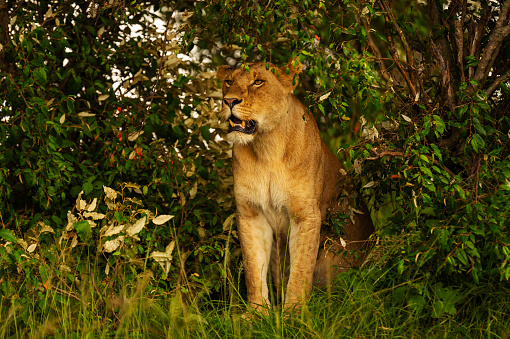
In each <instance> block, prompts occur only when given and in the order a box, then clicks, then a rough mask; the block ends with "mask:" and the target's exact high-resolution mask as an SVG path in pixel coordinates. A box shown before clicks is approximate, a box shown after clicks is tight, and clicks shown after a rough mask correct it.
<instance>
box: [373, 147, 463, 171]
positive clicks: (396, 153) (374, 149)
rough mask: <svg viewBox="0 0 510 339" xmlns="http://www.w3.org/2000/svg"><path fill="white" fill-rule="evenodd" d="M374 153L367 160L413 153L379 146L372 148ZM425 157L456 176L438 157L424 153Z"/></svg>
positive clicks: (404, 155)
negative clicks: (389, 149)
mask: <svg viewBox="0 0 510 339" xmlns="http://www.w3.org/2000/svg"><path fill="white" fill-rule="evenodd" d="M371 151H372V153H374V154H375V156H373V157H369V158H365V160H377V159H379V158H382V157H384V156H386V155H389V156H392V157H409V156H411V154H405V153H404V152H399V151H380V152H379V150H378V149H377V148H375V147H374V148H372V149H371ZM422 155H423V156H424V157H426V158H427V159H429V160H430V161H432V162H433V163H434V165H436V166H438V167H443V169H444V170H445V171H446V172H448V174H449V175H450V176H451V177H452V178H454V177H455V173H453V172H452V171H451V170H450V169H449V168H447V167H444V166H442V165H441V164H440V163H439V161H437V160H436V159H433V158H432V157H431V156H430V155H427V154H422Z"/></svg>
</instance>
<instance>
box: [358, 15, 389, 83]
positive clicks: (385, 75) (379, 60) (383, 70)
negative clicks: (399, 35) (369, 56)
mask: <svg viewBox="0 0 510 339" xmlns="http://www.w3.org/2000/svg"><path fill="white" fill-rule="evenodd" d="M361 23H362V24H363V27H364V28H365V32H367V40H368V44H369V45H370V48H372V51H373V53H374V54H375V56H376V57H377V59H376V60H377V63H378V64H379V68H380V69H381V76H382V77H383V79H384V80H386V81H389V80H390V75H389V73H388V70H387V69H386V66H385V65H384V61H383V60H384V59H383V56H382V53H381V51H380V50H379V48H378V47H377V45H376V44H375V42H374V39H372V35H371V34H370V27H369V26H368V23H367V21H366V20H365V19H361Z"/></svg>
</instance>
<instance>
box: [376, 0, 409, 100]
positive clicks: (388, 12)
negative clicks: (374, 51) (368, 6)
mask: <svg viewBox="0 0 510 339" xmlns="http://www.w3.org/2000/svg"><path fill="white" fill-rule="evenodd" d="M380 3H381V6H382V8H383V10H384V12H385V17H386V20H387V21H389V22H391V23H392V24H393V26H394V27H395V30H396V31H397V33H398V35H399V37H400V40H401V41H402V45H403V47H404V49H405V50H406V62H407V64H408V65H409V69H410V73H411V76H409V73H408V72H407V71H406V70H405V69H404V68H403V67H402V65H401V64H400V60H399V59H398V57H397V53H396V45H395V43H394V42H393V44H392V46H390V48H389V51H390V54H391V56H392V57H393V60H394V61H395V63H396V65H397V67H398V69H399V71H400V73H402V75H403V76H404V78H405V80H406V82H407V85H408V86H409V89H410V90H411V95H412V98H413V100H414V98H416V93H417V92H416V88H415V86H414V83H416V77H415V67H414V59H413V55H412V53H411V49H410V48H409V44H408V43H407V40H406V37H405V36H404V33H403V32H402V29H400V26H399V25H398V24H397V20H396V19H395V16H394V15H393V12H392V10H391V7H390V5H389V4H388V2H387V1H386V0H380ZM388 40H389V41H390V42H391V41H392V39H391V36H388Z"/></svg>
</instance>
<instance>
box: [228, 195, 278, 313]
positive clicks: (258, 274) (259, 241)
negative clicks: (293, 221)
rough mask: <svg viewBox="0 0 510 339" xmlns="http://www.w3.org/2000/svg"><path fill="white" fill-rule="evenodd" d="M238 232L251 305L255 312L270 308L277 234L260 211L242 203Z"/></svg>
mask: <svg viewBox="0 0 510 339" xmlns="http://www.w3.org/2000/svg"><path fill="white" fill-rule="evenodd" d="M237 207H238V211H237V215H238V222H239V224H238V230H239V239H240V241H241V249H242V253H243V262H244V270H245V279H246V287H247V290H248V302H249V303H250V304H251V306H252V307H253V308H255V309H258V310H260V309H261V307H263V306H267V305H269V289H268V285H267V272H268V268H269V260H270V256H271V246H272V243H273V231H272V229H271V226H270V225H269V223H268V221H267V219H266V217H265V216H264V215H263V214H262V213H261V212H260V211H258V210H257V209H256V208H254V207H252V206H249V205H242V204H239V203H238V206H237Z"/></svg>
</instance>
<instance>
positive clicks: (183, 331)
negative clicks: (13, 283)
mask: <svg viewBox="0 0 510 339" xmlns="http://www.w3.org/2000/svg"><path fill="white" fill-rule="evenodd" d="M132 273H133V272H132V271H130V270H129V268H127V270H126V272H119V273H118V274H117V275H114V276H115V277H116V278H115V281H113V277H112V280H109V281H99V280H98V279H97V278H96V277H98V276H100V275H99V274H98V272H97V271H95V268H94V265H93V264H91V265H89V267H88V273H87V274H84V275H83V276H82V277H80V280H78V279H75V280H74V281H70V280H69V279H68V278H66V277H60V276H54V277H51V279H49V281H52V282H53V285H51V286H45V287H44V286H41V287H40V288H38V289H36V290H34V291H32V292H31V293H27V294H25V295H24V296H19V295H16V297H13V298H11V299H6V298H2V299H1V300H0V319H1V320H0V337H1V338H7V337H12V338H44V337H54V338H424V337H426V338H509V335H510V289H509V288H508V284H494V285H490V284H485V285H483V286H482V285H480V286H475V287H472V289H471V290H466V291H465V293H466V297H467V298H466V299H465V302H464V303H462V304H461V305H459V306H460V307H459V308H458V310H457V313H456V314H455V315H454V316H443V317H441V318H438V319H434V318H431V317H430V315H429V314H427V313H426V312H421V313H420V312H417V311H416V310H413V309H412V308H411V307H409V305H408V304H406V303H405V302H402V301H399V298H396V297H395V291H396V288H394V287H389V288H385V289H381V288H380V287H378V286H376V282H377V275H378V274H380V272H379V271H378V269H377V265H376V264H373V265H372V267H371V268H370V267H368V268H366V269H365V270H362V271H356V270H352V271H351V272H349V273H345V274H342V275H340V276H339V277H338V279H337V280H336V281H335V285H334V287H333V288H331V289H316V290H314V291H313V293H312V296H311V298H310V300H309V302H308V303H307V304H306V305H304V306H303V307H302V308H301V309H299V310H296V311H294V312H292V313H290V314H282V313H281V310H280V309H279V308H278V306H276V307H274V308H273V309H272V310H269V312H268V315H267V316H262V315H258V314H250V313H249V310H248V309H247V307H246V305H245V304H244V301H243V300H244V299H243V297H242V296H241V295H240V293H239V292H237V291H238V289H239V286H236V285H235V283H234V285H232V283H230V284H229V283H225V284H226V286H224V287H225V291H227V292H225V294H224V296H223V297H222V298H220V299H222V300H216V299H217V298H215V297H213V296H212V295H208V294H205V293H202V294H197V295H196V297H195V298H190V297H189V295H187V294H185V293H183V292H182V291H181V290H173V291H165V292H161V289H157V288H155V286H154V284H157V281H156V280H155V279H153V278H152V276H151V274H150V272H146V273H141V274H137V275H133V274H132Z"/></svg>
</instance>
